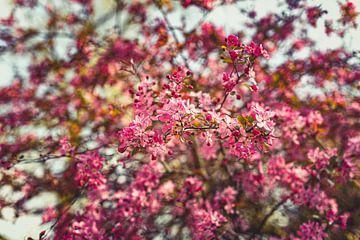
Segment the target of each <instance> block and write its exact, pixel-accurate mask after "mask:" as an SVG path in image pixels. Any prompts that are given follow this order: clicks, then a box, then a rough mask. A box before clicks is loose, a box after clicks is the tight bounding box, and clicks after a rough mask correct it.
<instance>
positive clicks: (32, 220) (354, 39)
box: [0, 0, 360, 240]
mask: <svg viewBox="0 0 360 240" xmlns="http://www.w3.org/2000/svg"><path fill="white" fill-rule="evenodd" d="M68 1H70V0H61V1H60V0H40V2H41V4H42V5H46V6H52V7H53V8H54V9H56V11H69V12H71V11H72V12H74V13H78V14H81V12H80V6H79V8H77V7H76V4H71V5H69V4H67V2H68ZM340 2H345V1H340ZM353 2H354V3H355V5H356V6H357V7H358V8H359V7H360V0H354V1H353ZM311 4H313V5H314V6H317V5H321V6H322V8H323V9H325V10H327V15H328V16H329V15H330V16H331V17H332V18H338V17H339V15H340V14H339V7H338V1H336V0H313V1H311ZM70 6H71V9H70ZM94 6H95V7H94V16H93V18H94V21H96V19H100V18H102V17H103V16H105V15H106V14H107V13H109V12H111V11H112V10H113V9H114V8H116V3H115V1H113V0H94ZM172 6H173V8H174V9H173V11H172V12H171V13H170V15H169V20H170V21H171V23H172V25H173V26H174V27H175V28H176V27H177V26H180V24H181V21H182V20H184V21H186V22H187V24H186V26H188V27H189V28H192V26H193V24H196V23H197V22H198V21H199V20H200V19H201V18H203V17H204V14H203V12H202V10H201V9H199V8H197V7H193V6H191V7H189V8H187V9H186V10H183V8H180V7H178V6H179V3H178V2H177V1H174V3H173V4H172ZM244 8H245V9H247V10H254V11H256V12H257V14H258V17H259V18H261V17H262V16H265V15H266V14H267V13H269V12H281V11H282V9H281V8H279V7H278V1H276V0H243V1H235V3H232V4H229V5H226V6H219V7H216V8H214V10H212V11H210V12H209V13H208V14H207V15H206V16H205V18H206V19H205V20H206V21H208V22H211V23H213V24H215V25H216V26H220V27H223V28H224V30H225V33H226V35H228V34H231V33H234V32H238V31H239V30H243V31H244V32H245V33H246V32H247V30H246V25H245V21H246V17H244V15H243V13H242V12H241V10H240V9H244ZM12 9H13V1H12V0H0V19H5V18H8V17H9V16H10V14H11V13H12ZM15 14H16V17H17V18H18V19H20V25H23V26H24V27H27V26H28V27H34V28H38V29H41V28H42V26H43V25H44V24H45V23H46V18H47V17H48V15H47V13H46V12H45V11H44V10H43V9H42V8H40V7H35V8H33V9H31V10H29V9H17V11H16V12H15ZM149 14H150V16H149V19H148V21H150V23H151V21H155V19H156V18H161V17H162V15H161V13H160V12H159V10H158V9H157V8H155V7H154V8H153V9H149ZM125 19H126V16H121V17H120V18H118V17H117V16H112V17H110V18H108V19H107V20H106V21H105V22H104V24H102V25H101V27H100V28H98V30H97V31H99V33H100V34H101V33H106V32H108V31H114V26H117V27H121V28H126V26H124V24H126V20H125ZM324 19H325V18H322V19H320V21H319V24H318V28H309V36H310V37H311V38H312V39H314V40H315V43H316V46H315V49H321V50H325V49H335V48H338V47H340V46H343V47H344V48H345V49H347V50H349V51H360V44H359V43H360V31H359V29H357V30H356V29H351V30H350V32H349V34H347V35H346V38H345V39H342V38H340V37H339V36H338V35H335V34H332V35H331V36H330V37H329V36H327V35H326V34H325V31H324V23H323V21H324ZM359 19H360V18H358V24H359V25H360V21H359ZM2 27H3V26H1V25H0V28H2ZM123 34H126V35H127V37H128V38H136V37H137V35H136V29H131V28H130V29H128V28H127V31H124V33H123ZM250 36H251V34H249V36H246V35H245V38H244V39H245V40H250V38H249V37H250ZM294 37H296V36H294ZM56 41H57V42H56V43H55V44H54V48H55V52H56V54H57V56H58V57H59V58H61V57H66V52H67V51H69V49H71V46H73V45H74V44H75V43H74V41H73V40H71V39H69V38H57V39H56ZM0 49H1V50H0V51H1V52H2V54H1V55H0V88H1V87H6V86H8V85H10V84H11V82H12V81H13V80H14V78H15V77H16V76H22V77H23V78H25V79H26V77H27V76H28V74H29V73H28V71H27V68H28V66H29V64H30V62H31V56H30V55H29V56H27V55H14V54H13V53H11V52H6V45H5V44H4V43H3V42H1V40H0ZM298 54H299V57H301V55H302V56H306V55H307V54H309V52H308V51H304V52H300V53H298ZM179 61H180V62H181V59H179ZM282 61H284V59H283V56H282V55H281V54H280V53H278V54H277V55H276V56H272V61H271V64H274V65H276V64H277V63H281V62H282ZM304 90H305V91H310V92H311V91H314V90H313V89H309V88H307V87H306V84H305V85H304ZM1 111H2V110H1V109H0V113H1ZM29 131H31V129H30V130H29ZM22 167H25V168H28V169H29V170H30V171H34V172H36V171H38V173H37V174H39V175H40V176H41V174H42V172H41V169H39V168H37V165H36V164H35V165H31V164H30V165H26V166H20V167H19V168H22ZM0 177H1V176H0ZM0 195H1V196H3V197H7V198H11V199H16V198H17V197H19V196H16V195H14V194H13V193H12V191H11V189H10V188H9V187H8V186H0ZM57 201H58V199H57V195H56V194H54V193H51V192H43V193H42V194H40V195H38V196H37V197H36V198H33V199H31V201H29V202H28V203H27V206H26V207H27V208H29V209H36V208H39V209H41V208H44V207H51V206H53V205H55V204H56V203H57ZM1 215H2V218H1V219H0V239H1V236H4V237H5V238H6V239H11V240H18V239H25V238H26V237H34V238H36V237H37V236H38V233H39V232H40V231H41V230H44V229H47V228H48V227H49V224H48V225H41V216H39V215H28V216H20V217H19V218H16V216H15V211H14V209H12V208H10V207H6V208H3V209H2V210H1Z"/></svg>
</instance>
